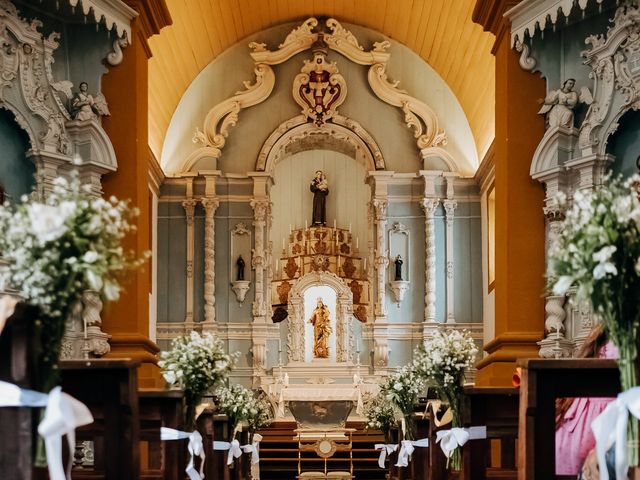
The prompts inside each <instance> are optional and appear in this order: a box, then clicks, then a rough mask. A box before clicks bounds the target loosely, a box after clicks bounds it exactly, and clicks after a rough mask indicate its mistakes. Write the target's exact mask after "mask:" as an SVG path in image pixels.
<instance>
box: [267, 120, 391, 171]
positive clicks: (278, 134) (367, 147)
mask: <svg viewBox="0 0 640 480" xmlns="http://www.w3.org/2000/svg"><path fill="white" fill-rule="evenodd" d="M331 120H332V121H331V122H330V123H324V124H322V125H321V126H317V125H315V124H314V123H308V122H307V121H306V117H305V116H303V115H298V116H296V117H293V118H291V119H289V120H286V121H284V122H282V123H281V124H280V125H279V126H278V127H277V128H276V129H275V130H274V131H273V132H272V133H271V134H270V135H269V137H268V138H267V140H266V141H265V142H264V144H263V145H262V148H261V149H260V153H259V154H258V159H257V161H256V171H258V172H265V171H266V172H269V173H271V172H273V170H274V168H275V166H276V165H277V163H278V161H280V159H281V158H284V157H285V154H286V153H287V151H288V149H290V148H291V146H292V145H294V144H296V143H299V142H303V141H305V140H306V139H309V138H314V137H321V136H326V137H330V138H331V139H332V140H337V141H339V142H342V143H344V144H346V145H348V146H349V148H350V149H353V150H354V151H358V150H359V151H361V152H363V153H364V158H365V159H367V160H368V162H367V164H366V165H365V167H366V168H367V169H369V170H384V169H385V168H386V165H385V161H384V157H383V155H382V151H381V150H380V147H379V146H378V144H377V143H376V141H375V140H374V138H373V136H372V135H371V134H370V133H369V132H367V131H366V130H365V129H364V127H362V125H360V123H358V122H357V121H355V120H353V119H350V118H348V117H344V116H342V115H338V114H334V115H333V118H332V119H331ZM354 157H355V158H356V160H359V158H358V157H359V156H358V155H354Z"/></svg>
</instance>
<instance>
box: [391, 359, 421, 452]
mask: <svg viewBox="0 0 640 480" xmlns="http://www.w3.org/2000/svg"><path fill="white" fill-rule="evenodd" d="M425 388H426V383H425V381H424V378H423V377H421V376H419V375H417V374H416V372H415V371H414V370H413V366H412V365H405V366H404V367H402V368H401V369H400V371H398V372H396V373H394V374H393V375H390V376H389V377H387V378H386V380H385V381H384V382H383V383H382V384H381V385H380V392H381V393H382V394H383V395H384V397H385V398H386V399H387V400H388V401H389V402H391V403H392V404H393V405H395V406H396V407H397V408H398V410H400V412H401V413H402V416H403V424H404V425H403V427H404V428H403V435H404V438H405V440H413V439H414V434H415V432H414V430H415V429H414V422H413V407H414V406H415V405H416V404H417V403H418V397H419V396H420V394H421V393H423V392H424V390H425Z"/></svg>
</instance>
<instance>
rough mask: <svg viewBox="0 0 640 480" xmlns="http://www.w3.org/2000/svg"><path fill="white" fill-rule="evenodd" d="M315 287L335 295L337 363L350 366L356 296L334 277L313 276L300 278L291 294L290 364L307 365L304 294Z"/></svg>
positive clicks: (315, 274) (325, 274)
mask: <svg viewBox="0 0 640 480" xmlns="http://www.w3.org/2000/svg"><path fill="white" fill-rule="evenodd" d="M316 286H326V287H329V288H331V289H332V290H333V291H335V293H336V319H335V325H336V329H335V332H334V334H335V345H336V362H338V363H347V362H348V361H349V352H350V351H351V350H352V348H351V347H352V346H353V345H352V344H353V330H352V325H351V323H352V321H353V294H352V293H351V290H350V289H349V287H348V286H347V285H346V284H345V283H344V282H343V281H342V279H341V278H339V277H338V276H337V275H334V274H333V273H327V272H313V273H308V274H306V275H305V276H303V277H301V278H299V279H298V280H297V281H296V282H295V283H294V285H293V287H292V288H291V291H290V293H289V304H288V311H289V316H288V319H287V326H288V333H287V343H288V345H289V348H288V359H289V363H302V362H304V361H305V348H304V345H305V322H306V321H307V320H308V319H306V318H304V313H305V312H304V301H305V295H304V294H305V292H306V291H307V290H308V289H309V288H311V287H316Z"/></svg>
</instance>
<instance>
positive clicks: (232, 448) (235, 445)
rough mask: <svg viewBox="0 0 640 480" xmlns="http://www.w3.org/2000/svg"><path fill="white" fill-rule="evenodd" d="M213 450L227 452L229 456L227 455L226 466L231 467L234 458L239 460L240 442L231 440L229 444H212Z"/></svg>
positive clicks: (240, 453) (240, 452)
mask: <svg viewBox="0 0 640 480" xmlns="http://www.w3.org/2000/svg"><path fill="white" fill-rule="evenodd" d="M213 449H214V450H229V454H228V455H227V465H231V464H232V463H233V459H234V458H240V456H241V455H242V450H241V449H240V442H239V441H238V440H233V441H232V442H231V443H229V442H217V441H216V442H213Z"/></svg>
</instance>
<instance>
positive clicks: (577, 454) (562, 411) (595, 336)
mask: <svg viewBox="0 0 640 480" xmlns="http://www.w3.org/2000/svg"><path fill="white" fill-rule="evenodd" d="M576 357H578V358H612V359H617V358H618V349H617V348H616V346H615V345H614V344H613V343H612V342H611V341H610V340H609V339H608V338H607V334H606V332H605V331H604V329H603V328H602V326H601V325H597V326H596V327H594V328H593V330H592V331H591V333H590V334H589V336H588V337H587V338H586V339H585V341H584V344H583V345H582V347H581V348H580V350H579V351H578V353H577V355H576ZM613 400H615V399H614V398H597V397H591V398H586V397H583V398H559V399H557V400H556V475H578V474H579V473H580V471H581V470H582V465H583V464H584V462H585V459H586V458H587V455H588V454H589V452H590V451H591V450H592V449H593V448H594V447H595V439H594V437H593V432H592V431H591V422H592V421H593V420H594V419H595V418H596V417H597V416H598V415H600V413H602V411H603V410H604V409H605V408H606V406H607V405H608V404H609V402H611V401H613Z"/></svg>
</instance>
